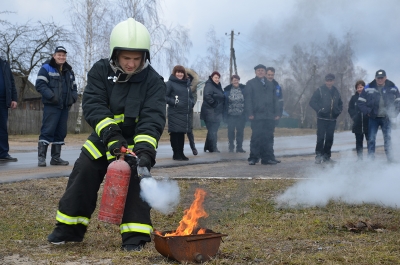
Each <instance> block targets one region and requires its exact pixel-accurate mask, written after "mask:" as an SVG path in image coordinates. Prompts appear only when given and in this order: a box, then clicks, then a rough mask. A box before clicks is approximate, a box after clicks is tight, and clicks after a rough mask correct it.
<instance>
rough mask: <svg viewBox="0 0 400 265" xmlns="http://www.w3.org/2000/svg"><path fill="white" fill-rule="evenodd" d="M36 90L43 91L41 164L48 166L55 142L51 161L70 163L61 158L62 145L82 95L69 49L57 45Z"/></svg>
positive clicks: (52, 162)
mask: <svg viewBox="0 0 400 265" xmlns="http://www.w3.org/2000/svg"><path fill="white" fill-rule="evenodd" d="M35 87H36V90H37V91H38V92H39V93H40V94H42V102H43V105H44V107H43V121H42V128H41V129H40V135H39V142H38V166H39V167H45V166H46V154H47V147H48V146H49V144H50V143H51V144H52V145H51V160H50V165H54V166H67V165H68V164H69V162H68V161H64V160H63V159H61V157H60V155H61V146H62V145H64V144H65V143H64V139H65V137H66V136H67V122H68V112H69V109H70V108H71V106H72V104H74V103H75V102H76V100H77V98H78V92H77V87H76V83H75V75H74V72H73V71H72V67H71V66H70V65H69V64H68V63H67V50H66V49H65V48H64V47H63V46H58V47H56V49H55V51H54V54H53V57H52V58H51V59H49V60H47V61H46V62H45V63H44V64H43V65H42V67H41V68H40V70H39V73H38V76H37V79H36V84H35Z"/></svg>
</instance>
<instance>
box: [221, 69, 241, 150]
mask: <svg viewBox="0 0 400 265" xmlns="http://www.w3.org/2000/svg"><path fill="white" fill-rule="evenodd" d="M239 81H240V77H239V76H238V75H232V77H231V84H230V85H228V86H226V87H225V88H224V94H225V106H224V107H225V109H224V120H225V122H226V123H227V124H228V141H229V152H230V153H232V152H233V150H234V149H235V144H234V142H235V138H236V153H246V151H244V150H243V134H244V126H245V124H246V116H245V112H244V89H245V85H243V84H240V83H239ZM235 131H236V132H235ZM235 134H236V137H235Z"/></svg>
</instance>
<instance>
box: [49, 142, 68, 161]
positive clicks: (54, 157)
mask: <svg viewBox="0 0 400 265" xmlns="http://www.w3.org/2000/svg"><path fill="white" fill-rule="evenodd" d="M60 154H61V144H52V145H51V160H50V165H53V166H68V165H69V162H68V161H65V160H62V159H61V157H60Z"/></svg>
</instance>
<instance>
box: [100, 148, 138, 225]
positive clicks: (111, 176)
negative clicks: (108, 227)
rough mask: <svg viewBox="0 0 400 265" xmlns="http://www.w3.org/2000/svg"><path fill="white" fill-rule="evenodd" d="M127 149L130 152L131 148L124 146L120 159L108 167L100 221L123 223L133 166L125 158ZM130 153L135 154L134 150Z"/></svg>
mask: <svg viewBox="0 0 400 265" xmlns="http://www.w3.org/2000/svg"><path fill="white" fill-rule="evenodd" d="M127 151H128V152H129V150H127V149H126V148H124V147H122V148H121V152H122V154H121V156H120V157H119V159H118V160H115V161H113V162H112V163H111V164H110V165H109V166H108V168H107V173H106V181H105V183H104V189H103V195H102V197H101V203H100V211H99V217H98V218H99V220H100V221H103V222H106V223H111V224H117V225H119V224H121V221H122V216H123V214H124V209H125V202H126V195H127V193H128V187H129V180H130V178H131V168H130V166H129V164H128V163H127V162H126V161H125V160H124V154H125V153H126V152H127ZM130 153H131V154H133V155H135V154H134V153H133V152H132V151H130ZM135 156H136V155H135Z"/></svg>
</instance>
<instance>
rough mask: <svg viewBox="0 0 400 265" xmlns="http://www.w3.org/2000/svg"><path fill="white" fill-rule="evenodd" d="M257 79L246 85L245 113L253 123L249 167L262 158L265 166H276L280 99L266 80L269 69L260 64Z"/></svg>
mask: <svg viewBox="0 0 400 265" xmlns="http://www.w3.org/2000/svg"><path fill="white" fill-rule="evenodd" d="M254 70H255V74H256V77H255V78H253V79H251V80H249V81H248V82H247V83H246V91H245V104H244V106H245V112H246V115H247V117H248V118H249V120H250V121H251V130H252V135H251V140H250V156H249V158H248V161H249V165H255V164H256V163H257V160H258V158H259V157H260V158H261V164H263V165H268V164H270V165H275V164H276V163H277V162H276V161H275V157H274V150H273V143H274V128H275V121H276V120H278V119H279V118H280V114H279V103H278V97H277V96H276V92H275V87H274V83H273V82H271V81H269V80H267V79H266V78H265V74H266V70H267V68H266V67H265V66H264V65H262V64H259V65H257V66H256V67H254Z"/></svg>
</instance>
